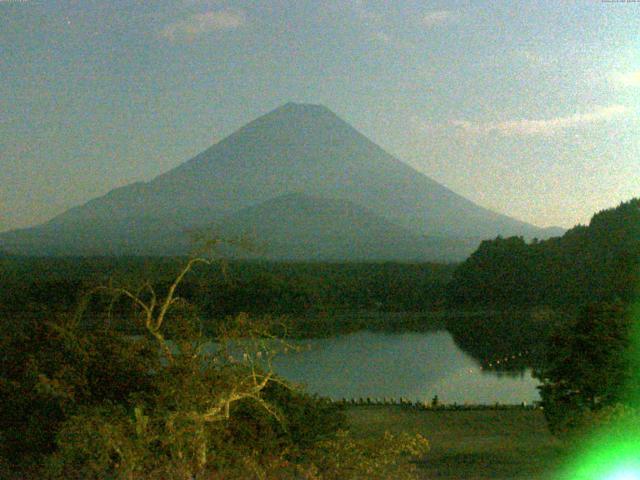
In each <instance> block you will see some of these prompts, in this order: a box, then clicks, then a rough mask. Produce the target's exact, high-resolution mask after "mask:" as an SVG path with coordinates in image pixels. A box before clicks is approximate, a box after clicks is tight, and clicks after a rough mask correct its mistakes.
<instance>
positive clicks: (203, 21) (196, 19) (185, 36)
mask: <svg viewBox="0 0 640 480" xmlns="http://www.w3.org/2000/svg"><path fill="white" fill-rule="evenodd" d="M246 23H247V17H246V15H245V13H244V12H242V11H239V10H218V11H209V12H204V13H197V14H195V15H191V16H189V17H186V18H183V19H181V20H178V21H176V22H174V23H171V24H169V25H167V26H166V27H164V29H163V30H162V32H161V33H160V36H161V37H163V38H166V39H167V40H169V41H170V42H178V41H185V42H191V41H193V40H194V39H195V38H196V37H198V36H200V35H205V34H208V33H211V32H217V31H220V30H234V29H236V28H240V27H242V26H243V25H244V24H246Z"/></svg>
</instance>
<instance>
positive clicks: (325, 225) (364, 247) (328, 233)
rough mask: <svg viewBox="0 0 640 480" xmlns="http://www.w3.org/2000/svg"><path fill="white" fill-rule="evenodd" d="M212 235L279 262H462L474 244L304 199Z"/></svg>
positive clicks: (284, 200) (337, 202)
mask: <svg viewBox="0 0 640 480" xmlns="http://www.w3.org/2000/svg"><path fill="white" fill-rule="evenodd" d="M213 230H215V231H219V232H221V234H222V235H223V236H225V237H227V238H234V237H237V236H239V235H242V234H243V233H248V234H249V238H250V239H251V237H253V238H254V239H255V244H256V246H257V247H258V249H257V251H258V252H259V254H260V255H261V256H265V257H267V258H271V259H278V260H284V259H286V260H343V259H351V260H358V261H365V260H369V261H370V260H389V259H393V260H405V261H425V260H441V261H444V260H448V259H452V258H454V259H457V260H462V259H464V258H465V257H466V256H468V255H469V254H470V253H471V252H472V251H473V249H474V248H475V246H476V245H477V242H478V240H477V239H468V240H464V239H458V240H452V239H442V238H435V239H434V238H427V237H423V236H420V235H418V234H416V233H414V232H412V231H410V230H408V229H405V228H403V227H400V226H398V225H394V224H392V223H391V222H389V221H388V220H386V219H384V218H382V217H379V216H378V215H376V214H375V213H373V212H371V211H370V210H368V209H366V208H364V207H361V206H360V205H357V204H355V203H353V202H350V201H348V200H342V199H326V198H319V197H310V196H307V195H302V194H288V195H283V196H281V197H277V198H275V199H272V200H267V201H266V202H264V203H261V204H260V205H257V206H253V207H247V208H245V209H242V210H240V211H239V212H237V213H235V214H233V215H231V216H230V217H228V218H225V219H224V220H223V221H222V222H220V223H219V224H218V225H217V226H216V227H215V228H214V229H213ZM238 253H239V252H238Z"/></svg>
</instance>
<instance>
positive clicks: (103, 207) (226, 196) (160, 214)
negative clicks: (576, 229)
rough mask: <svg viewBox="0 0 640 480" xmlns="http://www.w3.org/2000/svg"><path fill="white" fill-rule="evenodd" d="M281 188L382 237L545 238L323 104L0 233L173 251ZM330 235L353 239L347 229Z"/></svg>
mask: <svg viewBox="0 0 640 480" xmlns="http://www.w3.org/2000/svg"><path fill="white" fill-rule="evenodd" d="M425 155H428V152H425ZM288 194H299V195H302V196H301V197H300V198H307V199H308V198H315V199H319V200H318V201H319V202H320V199H330V200H331V201H336V200H343V201H345V202H348V203H344V204H342V205H347V204H348V205H356V206H359V207H361V208H362V209H364V210H363V211H366V212H367V213H368V214H370V215H371V217H370V218H379V219H380V221H381V222H382V221H384V222H385V227H384V229H378V230H376V231H382V230H384V231H385V232H386V235H387V238H392V237H393V236H392V235H390V234H389V231H388V229H389V228H391V227H390V226H391V225H395V226H397V227H398V228H399V229H402V231H404V232H411V234H412V235H416V236H419V237H424V236H428V237H432V238H435V237H438V238H442V237H447V238H452V239H453V238H458V239H460V238H464V239H469V238H476V239H480V238H490V237H495V236H496V235H499V234H500V235H503V236H508V235H523V236H525V237H534V236H537V237H539V238H544V237H545V236H547V235H545V233H546V232H545V231H544V230H543V229H540V228H537V227H535V226H533V225H530V224H526V223H524V222H521V221H518V220H515V219H512V218H510V217H508V216H505V215H501V214H498V213H496V212H493V211H490V210H487V209H485V208H482V207H480V206H478V205H476V204H474V203H473V202H471V201H469V200H467V199H465V198H463V197H462V196H460V195H457V194H456V193H454V192H452V191H451V190H449V189H447V188H446V187H444V186H442V185H440V184H439V183H437V182H435V181H433V180H432V179H430V178H429V177H427V176H426V175H424V174H422V173H420V172H418V171H416V170H414V169H413V168H411V167H409V166H408V165H406V164H405V163H403V162H401V161H400V160H398V159H397V158H395V157H394V156H392V155H390V154H389V153H387V152H385V151H384V150H383V149H382V148H380V147H379V146H377V145H376V144H375V143H373V142H372V141H371V140H369V139H368V138H366V137H365V136H364V135H362V134H361V133H360V132H358V131H357V130H356V129H355V128H353V127H352V126H351V125H349V124H348V123H346V122H345V121H344V120H342V119H341V118H340V117H338V116H337V115H336V114H334V113H333V112H332V111H331V110H329V109H328V108H326V107H324V106H321V105H310V104H297V103H287V104H285V105H283V106H281V107H279V108H277V109H275V110H273V111H271V112H269V113H267V114H265V115H263V116H261V117H259V118H257V119H255V120H253V121H251V122H250V123H248V124H247V125H245V126H244V127H242V128H240V129H239V130H237V131H236V132H234V133H232V134H231V135H229V136H228V137H226V138H225V139H223V140H221V141H220V142H218V143H217V144H215V145H213V146H211V147H210V148H208V149H207V150H205V151H203V152H202V153H200V154H198V155H197V156H195V157H194V158H192V159H190V160H188V161H187V162H185V163H183V164H182V165H180V166H178V167H176V168H174V169H172V170H170V171H168V172H166V173H163V174H162V175H160V176H158V177H156V178H155V179H153V180H152V181H150V182H138V183H134V184H131V185H128V186H125V187H121V188H118V189H115V190H113V191H111V192H109V193H108V194H106V195H104V196H102V197H99V198H95V199H93V200H91V201H89V202H87V203H86V204H84V205H82V206H78V207H75V208H72V209H70V210H68V211H67V212H65V213H63V214H62V215H59V216H58V217H56V218H54V219H52V220H51V221H49V222H47V223H46V224H44V225H41V226H38V227H34V228H31V229H25V230H19V231H14V232H7V233H5V234H0V247H3V248H4V249H6V250H8V251H19V252H20V253H40V254H52V253H53V254H55V253H60V252H66V253H68V254H73V253H76V254H86V253H91V254H96V253H103V254H118V253H163V252H164V251H165V250H166V251H167V252H174V251H175V250H176V248H177V247H176V245H177V243H176V242H177V240H175V239H176V238H178V237H179V232H182V231H184V230H188V229H192V228H196V227H202V226H204V225H209V224H220V223H219V222H221V221H222V220H223V219H229V218H231V217H233V215H234V214H235V213H238V212H240V211H241V210H243V209H247V208H252V207H258V206H259V205H261V204H263V203H265V202H269V201H271V200H273V199H275V198H278V197H282V196H283V195H288ZM273 205H276V204H273ZM324 205H325V206H326V205H327V204H326V203H325V204H324ZM268 206H269V204H268V203H267V204H266V207H265V208H267V207H268ZM306 211H309V210H308V209H305V208H301V209H298V210H296V212H298V213H297V214H298V215H304V214H305V213H304V212H306ZM247 218H248V217H247ZM265 218H266V217H265ZM269 218H273V216H271V217H269ZM256 221H257V219H256ZM251 227H252V226H251V225H247V228H249V229H250V228H251ZM288 231H289V232H290V235H291V236H292V237H295V232H294V231H291V229H288ZM368 231H369V232H372V231H373V230H368ZM363 232H364V230H363ZM334 233H335V232H334ZM363 234H364V233H363ZM336 235H337V234H336ZM154 236H156V237H158V238H153V237H154ZM334 237H335V238H344V239H347V238H350V239H352V240H353V235H352V232H351V233H350V234H349V235H344V236H340V235H337V236H335V235H334ZM292 241H295V238H292ZM178 243H179V242H178ZM413 244H415V242H413ZM181 248H182V247H181ZM412 248H413V247H412ZM344 251H348V249H345V250H344ZM385 251H387V250H385Z"/></svg>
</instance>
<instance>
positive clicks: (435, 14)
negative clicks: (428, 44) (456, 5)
mask: <svg viewBox="0 0 640 480" xmlns="http://www.w3.org/2000/svg"><path fill="white" fill-rule="evenodd" d="M456 17H457V15H456V13H455V12H454V11H453V10H434V11H431V12H427V13H425V14H424V16H423V17H422V25H424V26H425V27H429V28H431V27H435V26H436V25H442V24H444V23H448V22H450V21H452V20H455V19H456Z"/></svg>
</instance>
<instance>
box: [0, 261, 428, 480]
mask: <svg viewBox="0 0 640 480" xmlns="http://www.w3.org/2000/svg"><path fill="white" fill-rule="evenodd" d="M192 265H193V263H192V262H189V264H188V265H187V267H186V268H184V269H183V270H181V272H180V274H179V275H178V277H177V278H176V279H175V280H174V282H173V283H171V284H170V285H168V287H167V288H164V289H162V290H156V289H155V288H154V287H153V286H152V285H151V284H149V283H145V284H142V285H140V288H139V289H137V290H130V289H128V288H125V287H120V286H114V285H108V286H104V287H101V288H99V289H96V290H94V292H93V295H92V296H91V297H90V298H89V300H88V301H87V302H85V303H84V304H82V305H83V308H81V309H80V310H79V311H78V312H76V314H72V313H71V312H69V311H67V312H64V311H63V309H62V307H61V305H62V303H60V304H56V307H57V308H56V310H59V311H57V312H49V316H48V317H47V319H46V321H43V319H42V317H41V316H31V317H28V318H26V319H25V318H20V317H17V316H15V317H14V316H7V317H6V318H5V319H3V322H0V342H1V344H0V353H1V357H0V405H2V409H0V440H1V442H0V445H1V448H0V475H2V476H3V478H11V477H14V478H24V477H29V478H49V479H92V478H94V479H102V478H114V479H115V478H118V479H120V478H122V479H143V478H184V479H198V478H212V477H215V478H230V479H232V478H237V479H245V478H292V479H293V478H306V479H309V480H311V479H323V478H330V479H332V478H385V477H386V476H388V475H389V474H390V472H391V469H393V471H394V475H397V478H413V474H414V470H415V465H413V464H412V463H411V462H410V460H411V458H413V457H414V456H422V455H424V454H425V452H426V450H427V449H428V444H427V442H426V441H425V440H424V439H423V438H422V437H414V438H411V439H403V440H402V442H403V444H402V445H401V444H400V443H399V442H400V441H401V440H395V439H392V438H387V439H385V442H384V443H385V448H384V449H381V450H380V451H376V452H375V455H373V456H372V453H373V452H372V451H371V449H372V448H377V447H378V446H379V445H378V444H375V445H373V444H372V445H368V444H366V442H365V443H362V442H356V441H354V440H351V438H350V436H349V434H348V433H345V432H344V431H343V430H342V429H343V428H344V417H343V415H342V413H341V410H340V407H338V406H337V405H335V404H332V403H330V402H328V401H326V400H322V399H319V398H316V397H313V396H310V395H308V394H305V393H303V392H302V391H300V390H298V389H296V388H294V387H292V386H291V385H289V384H288V383H287V382H285V381H284V380H282V379H280V378H278V377H277V376H276V375H275V374H274V373H273V372H272V370H271V368H270V359H271V357H272V355H274V354H277V353H278V352H279V351H281V350H282V349H283V348H285V347H286V348H288V346H287V345H286V344H284V343H283V340H280V339H277V338H274V337H273V336H272V335H271V328H272V322H271V321H270V320H269V319H257V320H250V318H249V316H248V315H246V314H242V315H238V316H236V317H233V318H229V319H227V321H226V322H224V324H223V325H220V328H219V329H218V334H217V337H216V338H215V340H216V344H215V345H213V344H210V343H208V341H209V339H208V338H207V337H205V336H203V334H202V325H201V323H200V321H199V317H198V316H197V308H194V307H193V306H192V305H190V304H189V302H188V301H186V300H185V299H184V298H183V297H179V296H178V294H177V289H178V287H179V286H181V285H180V283H181V281H182V279H183V278H184V275H185V274H186V273H187V272H188V271H189V269H190V268H191V266H192ZM127 301H128V302H129V303H131V304H133V305H135V306H136V307H137V308H136V312H137V315H132V316H130V317H127V318H128V319H129V321H131V322H135V323H136V324H137V326H136V327H137V330H138V331H139V332H140V333H142V335H140V336H131V335H128V334H127V333H126V332H123V331H122V330H121V329H115V328H113V324H112V323H111V322H110V320H111V319H112V316H107V317H101V318H102V320H104V321H100V322H96V321H93V322H87V321H85V320H86V319H87V318H90V317H91V314H92V310H91V308H92V306H93V305H94V304H95V303H98V304H100V303H103V304H104V303H106V304H107V305H112V306H113V307H114V308H113V309H108V310H109V311H110V312H111V313H113V312H114V311H117V310H118V309H119V308H124V306H123V303H126V302H127ZM168 339H171V340H170V341H169V340H168ZM405 440H406V442H405ZM355 447H357V448H355ZM336 459H340V460H339V461H338V462H336Z"/></svg>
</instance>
